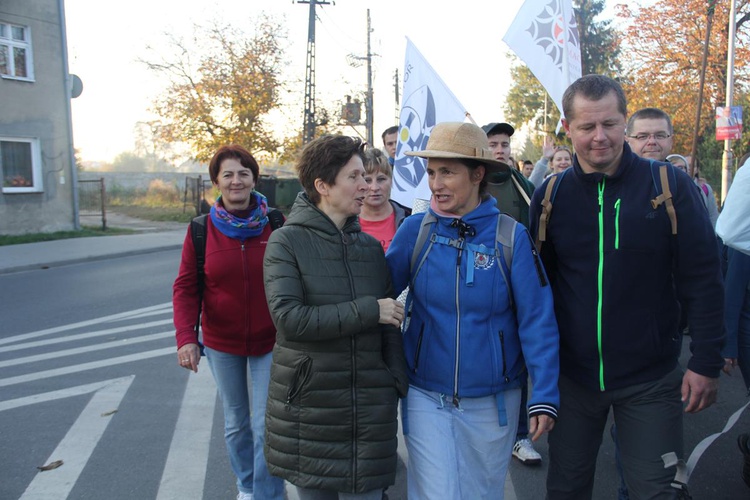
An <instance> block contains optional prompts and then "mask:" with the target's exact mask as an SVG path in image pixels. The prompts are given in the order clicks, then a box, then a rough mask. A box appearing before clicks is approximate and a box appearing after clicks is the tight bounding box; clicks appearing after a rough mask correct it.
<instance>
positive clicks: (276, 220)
mask: <svg viewBox="0 0 750 500" xmlns="http://www.w3.org/2000/svg"><path fill="white" fill-rule="evenodd" d="M208 216H209V214H203V215H199V216H198V217H194V218H193V220H192V221H190V235H191V236H192V239H193V248H195V260H196V266H197V271H198V318H197V319H196V320H195V335H196V337H197V336H198V331H199V330H200V326H201V312H202V311H201V310H202V308H203V289H204V287H205V285H206V284H205V278H206V272H205V266H206V218H207V217H208ZM266 216H267V217H268V223H269V224H270V225H271V231H275V230H276V229H278V228H280V227H281V226H283V225H284V214H282V213H281V210H277V209H275V208H269V209H268V213H267V214H266ZM198 346H199V347H200V350H201V356H203V355H204V354H203V344H202V343H201V342H200V341H199V342H198Z"/></svg>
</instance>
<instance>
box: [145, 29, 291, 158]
mask: <svg viewBox="0 0 750 500" xmlns="http://www.w3.org/2000/svg"><path fill="white" fill-rule="evenodd" d="M251 24H253V31H252V33H250V34H245V33H244V32H243V30H242V29H240V28H238V27H237V26H232V25H228V24H222V25H219V24H218V23H217V22H214V23H213V24H212V25H211V26H209V27H202V26H196V27H195V30H194V35H193V39H192V40H191V41H186V40H184V39H181V38H178V37H175V36H169V39H170V45H171V47H172V48H173V49H174V51H173V52H174V53H173V54H171V55H169V56H168V57H162V58H161V59H160V60H158V61H143V62H144V63H145V64H146V65H147V66H148V67H149V68H150V69H152V70H154V71H156V72H158V73H159V74H161V75H164V76H166V77H167V79H168V80H169V85H168V87H167V89H166V90H165V92H164V94H162V95H161V96H159V97H158V99H157V100H156V101H155V102H154V111H155V112H156V113H157V114H158V115H159V117H160V118H161V125H160V127H159V128H158V130H156V134H157V136H158V137H159V139H160V140H161V141H163V142H166V143H170V142H185V143H188V144H189V145H190V148H191V150H192V152H193V154H194V155H195V157H196V158H197V159H198V160H200V161H208V160H209V159H210V158H211V156H212V155H213V153H214V152H215V151H216V149H217V148H218V147H219V146H221V145H224V144H241V145H243V146H244V147H246V148H248V150H249V151H250V152H252V153H253V154H268V155H274V154H275V153H276V152H277V150H278V148H279V146H280V143H279V142H278V141H277V140H276V139H275V138H274V136H273V133H272V130H271V126H270V123H269V120H268V117H269V113H270V112H271V111H273V110H274V109H275V108H277V107H279V106H280V104H281V96H282V94H283V93H284V92H285V90H286V87H285V79H284V78H283V75H282V73H283V70H284V68H285V67H286V57H285V54H284V52H285V43H286V31H285V29H284V28H283V25H282V24H281V23H280V22H279V21H278V20H276V19H273V18H272V17H270V16H267V15H265V14H262V15H260V16H259V18H258V19H257V20H255V21H254V23H251Z"/></svg>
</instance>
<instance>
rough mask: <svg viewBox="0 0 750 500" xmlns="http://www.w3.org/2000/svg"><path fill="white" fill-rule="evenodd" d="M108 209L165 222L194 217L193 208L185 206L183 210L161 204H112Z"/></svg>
mask: <svg viewBox="0 0 750 500" xmlns="http://www.w3.org/2000/svg"><path fill="white" fill-rule="evenodd" d="M109 210H112V211H113V212H117V213H118V214H123V215H127V216H128V217H136V218H138V219H143V220H152V221H163V222H164V221H166V222H184V223H188V222H190V221H191V220H192V219H193V217H195V209H193V208H192V207H187V209H185V212H183V211H182V207H174V206H171V207H170V206H166V207H165V206H161V207H152V206H145V205H113V206H111V207H109Z"/></svg>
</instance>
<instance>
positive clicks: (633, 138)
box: [625, 108, 674, 161]
mask: <svg viewBox="0 0 750 500" xmlns="http://www.w3.org/2000/svg"><path fill="white" fill-rule="evenodd" d="M673 135H674V129H673V128H672V120H671V119H670V118H669V115H668V114H667V113H665V112H664V111H662V110H660V109H658V108H643V109H639V110H638V111H636V112H635V113H633V114H632V115H631V116H630V119H629V120H628V125H627V127H626V128H625V140H627V141H628V144H629V145H630V149H632V150H633V152H634V153H635V154H637V155H638V156H641V157H643V158H650V159H652V160H657V161H666V159H667V156H668V155H669V154H670V153H671V152H672V136H673Z"/></svg>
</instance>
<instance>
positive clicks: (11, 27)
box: [0, 21, 34, 80]
mask: <svg viewBox="0 0 750 500" xmlns="http://www.w3.org/2000/svg"><path fill="white" fill-rule="evenodd" d="M31 55H32V53H31V31H30V30H29V28H28V27H27V26H20V25H17V24H10V23H6V22H3V21H0V76H2V77H3V78H14V79H18V80H33V79H34V65H33V64H32V62H33V61H32V57H31Z"/></svg>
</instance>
